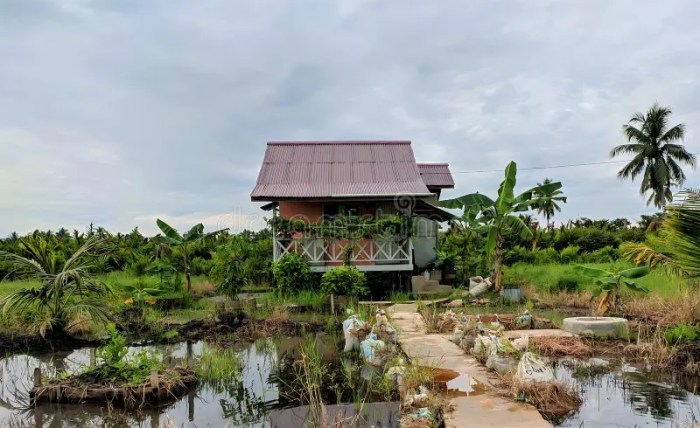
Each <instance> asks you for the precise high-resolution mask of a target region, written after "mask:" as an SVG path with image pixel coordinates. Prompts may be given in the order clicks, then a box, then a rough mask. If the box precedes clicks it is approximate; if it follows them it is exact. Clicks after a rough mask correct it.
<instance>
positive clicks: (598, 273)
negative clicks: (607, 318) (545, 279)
mask: <svg viewBox="0 0 700 428" xmlns="http://www.w3.org/2000/svg"><path fill="white" fill-rule="evenodd" d="M575 269H576V270H577V271H579V272H580V273H581V274H583V275H585V276H587V277H589V278H594V279H595V283H596V284H597V285H598V288H597V289H596V290H595V291H594V292H593V297H594V298H595V297H599V296H600V301H599V302H598V314H600V315H604V314H606V313H608V312H609V311H610V310H611V309H613V310H614V309H617V308H618V306H619V303H620V289H621V288H622V285H623V284H624V285H625V286H626V287H627V288H629V289H630V290H633V291H638V292H642V293H648V292H649V289H648V288H646V287H644V286H643V285H641V284H639V283H638V282H635V281H634V280H635V279H637V278H641V277H643V276H646V275H648V274H649V272H651V270H650V269H649V268H648V267H646V266H640V267H635V268H631V269H625V270H621V271H619V272H608V271H606V270H603V269H598V268H593V267H589V266H582V265H577V266H576V267H575Z"/></svg>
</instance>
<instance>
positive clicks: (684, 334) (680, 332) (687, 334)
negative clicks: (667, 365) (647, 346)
mask: <svg viewBox="0 0 700 428" xmlns="http://www.w3.org/2000/svg"><path fill="white" fill-rule="evenodd" d="M697 338H698V329H697V328H696V327H695V326H693V325H690V324H677V325H675V326H674V327H671V328H669V329H668V330H666V332H665V333H664V342H666V344H668V345H679V344H681V343H687V342H692V341H694V340H696V339H697Z"/></svg>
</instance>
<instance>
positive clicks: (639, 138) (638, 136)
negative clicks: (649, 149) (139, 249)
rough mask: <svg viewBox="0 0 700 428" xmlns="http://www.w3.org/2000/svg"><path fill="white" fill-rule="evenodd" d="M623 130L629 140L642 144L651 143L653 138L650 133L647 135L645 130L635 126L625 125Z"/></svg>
mask: <svg viewBox="0 0 700 428" xmlns="http://www.w3.org/2000/svg"><path fill="white" fill-rule="evenodd" d="M622 132H623V133H624V134H625V137H627V141H636V142H637V143H639V144H640V145H645V144H650V143H651V138H649V135H647V134H646V133H645V132H644V131H643V130H641V129H638V128H635V127H634V126H631V125H623V126H622ZM632 145H634V144H632ZM634 153H637V152H634Z"/></svg>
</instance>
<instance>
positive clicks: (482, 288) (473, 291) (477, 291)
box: [469, 282, 489, 297]
mask: <svg viewBox="0 0 700 428" xmlns="http://www.w3.org/2000/svg"><path fill="white" fill-rule="evenodd" d="M488 289H489V286H488V285H487V284H486V283H485V282H482V283H480V284H478V285H475V286H474V287H472V286H471V285H470V286H469V295H470V296H472V297H476V296H479V295H481V294H484V293H485V292H486V291H487V290H488Z"/></svg>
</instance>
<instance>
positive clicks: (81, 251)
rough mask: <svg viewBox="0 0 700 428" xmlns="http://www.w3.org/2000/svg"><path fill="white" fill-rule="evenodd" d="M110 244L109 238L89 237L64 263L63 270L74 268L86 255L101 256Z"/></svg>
mask: <svg viewBox="0 0 700 428" xmlns="http://www.w3.org/2000/svg"><path fill="white" fill-rule="evenodd" d="M108 245H109V241H108V240H107V238H101V237H99V236H93V237H91V238H88V239H87V241H85V243H84V244H83V245H82V246H80V248H78V249H77V250H76V251H75V252H74V253H73V254H72V255H71V256H70V258H69V259H68V260H66V263H65V264H64V265H63V270H70V269H72V268H73V267H74V266H75V265H76V264H77V263H79V262H81V261H82V259H84V258H85V257H99V256H102V255H104V253H105V252H106V250H107V248H108Z"/></svg>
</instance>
